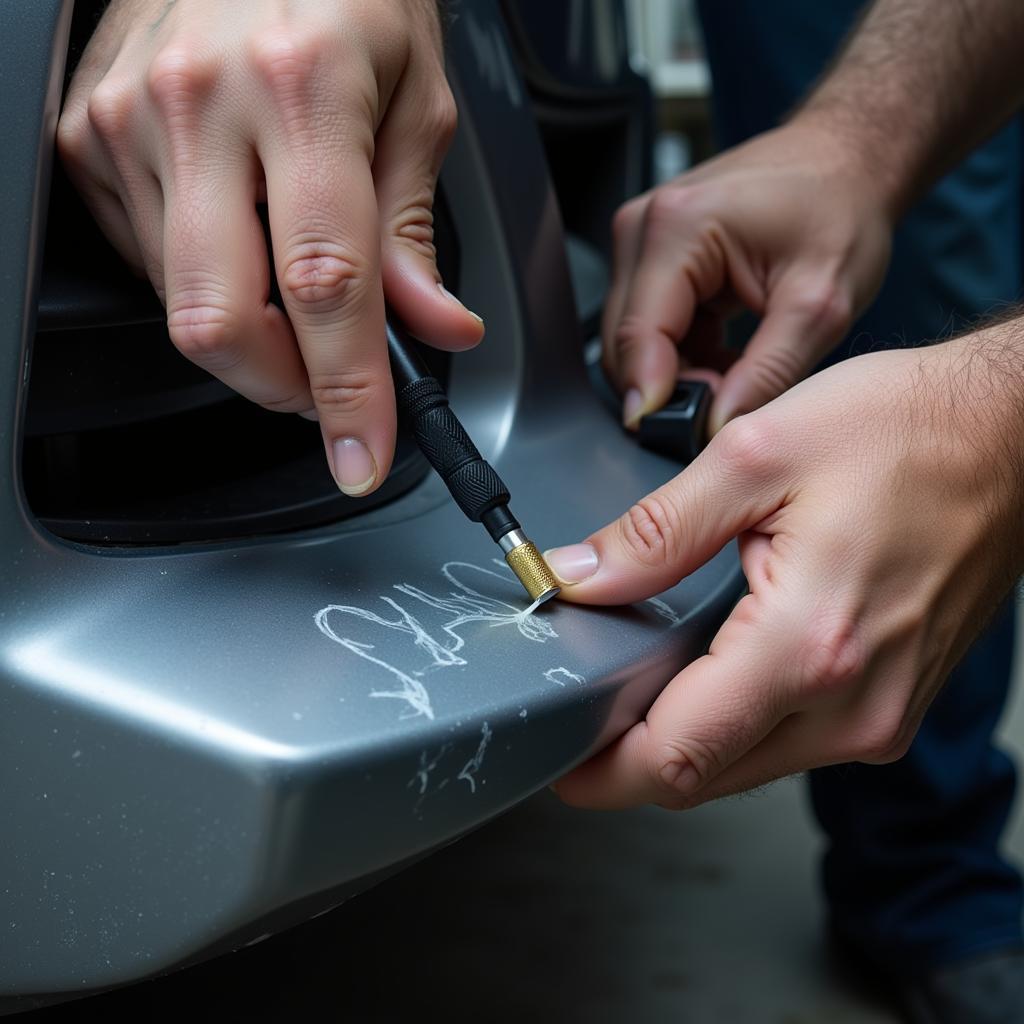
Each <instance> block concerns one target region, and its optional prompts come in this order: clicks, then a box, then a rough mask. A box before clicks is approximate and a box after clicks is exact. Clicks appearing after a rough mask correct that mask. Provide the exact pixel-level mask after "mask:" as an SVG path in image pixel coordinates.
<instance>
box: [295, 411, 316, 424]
mask: <svg viewBox="0 0 1024 1024" xmlns="http://www.w3.org/2000/svg"><path fill="white" fill-rule="evenodd" d="M299 415H300V416H301V417H302V418H303V419H304V420H312V421H313V422H314V423H316V422H317V420H319V419H320V417H319V416H318V415H317V412H316V409H307V410H306V411H305V412H300V413H299Z"/></svg>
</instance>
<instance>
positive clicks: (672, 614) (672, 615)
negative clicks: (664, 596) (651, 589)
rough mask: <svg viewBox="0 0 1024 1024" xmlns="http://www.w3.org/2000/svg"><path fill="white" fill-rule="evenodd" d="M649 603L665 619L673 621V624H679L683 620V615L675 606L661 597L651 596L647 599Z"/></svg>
mask: <svg viewBox="0 0 1024 1024" xmlns="http://www.w3.org/2000/svg"><path fill="white" fill-rule="evenodd" d="M647 604H649V605H650V606H651V607H652V608H653V609H654V610H655V611H656V612H657V613H658V614H659V615H660V616H661V617H662V618H663V619H665V620H667V621H668V622H671V623H672V625H673V626H678V625H679V623H680V622H682V621H683V617H682V616H681V615H680V614H679V613H678V612H677V611H676V610H675V608H672V607H671V606H670V605H668V604H666V603H665V602H664V601H662V600H661V598H660V597H649V598H648V599H647Z"/></svg>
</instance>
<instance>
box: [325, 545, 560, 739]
mask: <svg viewBox="0 0 1024 1024" xmlns="http://www.w3.org/2000/svg"><path fill="white" fill-rule="evenodd" d="M499 564H500V563H499ZM441 575H442V576H443V577H444V579H445V580H446V581H447V583H448V584H450V586H451V588H452V589H450V590H448V591H447V592H446V593H441V594H435V593H430V592H428V591H426V590H423V589H422V588H420V587H416V586H413V585H412V584H411V583H396V584H394V586H393V587H392V589H393V590H395V591H397V592H398V593H399V594H400V595H402V597H403V598H405V599H406V600H405V601H403V602H402V603H399V601H398V600H396V599H395V598H393V597H391V596H390V595H387V594H382V595H381V596H380V601H381V602H382V603H383V604H384V605H385V606H386V607H385V609H384V613H383V614H378V612H375V611H372V610H370V609H369V608H361V607H359V606H357V605H341V604H330V605H327V606H326V607H324V608H321V609H320V610H319V611H318V612H317V613H316V615H315V616H314V621H315V623H316V627H317V629H319V630H320V632H321V633H322V634H323V635H324V636H326V637H327V638H328V639H330V640H333V641H334V642H335V643H337V644H340V645H341V646H342V647H344V648H346V650H349V651H351V652H352V653H353V654H355V655H357V656H358V657H360V658H362V659H363V660H364V661H368V662H370V663H371V664H373V665H376V666H378V667H379V668H380V669H381V670H382V671H383V672H385V673H386V674H387V675H389V676H390V677H391V678H392V679H393V680H394V681H395V682H396V683H397V686H395V687H394V688H391V689H374V690H371V691H370V696H371V697H377V698H383V699H388V700H398V701H402V702H404V704H405V708H404V710H403V715H402V717H414V716H417V715H422V716H424V717H426V718H430V719H432V718H434V708H433V704H432V702H431V698H430V693H429V691H428V690H427V688H426V686H425V685H424V683H423V680H422V677H423V676H424V675H427V674H428V673H429V672H432V671H436V670H437V669H441V668H448V667H451V666H456V665H466V664H468V662H467V660H466V657H465V653H464V649H465V646H466V639H465V636H464V635H463V633H464V632H465V630H466V628H467V627H469V626H472V625H475V624H481V625H486V626H488V627H490V628H492V629H493V628H508V627H512V628H514V629H515V630H516V631H517V632H518V633H519V635H520V636H522V637H523V638H524V639H525V640H528V641H530V642H532V643H546V642H547V641H549V640H556V639H558V634H557V633H556V632H555V630H554V627H553V626H552V625H551V623H550V622H549V621H548V620H547V618H545V617H544V616H543V615H533V614H532V611H533V609H534V608H535V607H536V605H534V606H531V607H529V608H526V609H523V608H519V607H517V606H516V605H514V604H510V603H509V602H507V601H502V600H499V599H498V598H495V597H492V596H489V595H487V594H483V593H481V592H480V591H479V590H477V589H476V587H474V586H471V585H470V582H469V581H472V583H474V584H477V585H480V583H486V582H487V577H490V578H492V579H494V578H497V579H500V580H502V581H503V582H507V580H508V575H507V574H506V573H504V572H495V571H494V570H493V569H487V568H482V567H481V566H478V565H473V564H471V563H469V562H446V563H445V564H444V565H443V566H442V567H441ZM421 608H422V609H426V608H432V609H435V610H437V611H441V612H443V613H445V615H446V616H448V617H447V619H446V620H445V621H444V622H443V623H442V624H441V625H440V626H439V627H433V628H429V629H428V628H427V627H426V626H425V625H424V624H423V622H422V620H421V619H420V618H418V617H417V616H416V615H415V614H413V611H410V609H413V610H414V611H420V609H421ZM420 614H421V615H422V614H423V612H422V611H420ZM391 615H394V617H393V618H392V617H390V616H391ZM352 619H358V620H362V621H364V622H370V623H372V624H374V625H376V626H380V627H383V628H384V629H386V630H388V631H390V632H391V633H395V634H398V635H399V636H401V637H405V638H407V639H408V641H410V642H411V644H412V646H413V649H414V651H415V652H416V653H418V654H420V655H421V656H423V658H424V661H423V664H422V665H421V666H420V667H418V668H415V669H409V670H406V669H404V668H400V667H398V666H397V665H395V664H394V663H393V661H392V660H390V659H391V655H392V651H393V650H394V647H393V644H389V645H388V660H385V659H384V658H383V657H381V656H380V654H379V653H378V652H377V647H376V645H374V644H372V643H366V642H364V641H361V640H357V639H355V638H354V637H351V636H347V635H345V633H346V632H347V629H348V628H349V627H350V626H351V624H352V623H351V620H352Z"/></svg>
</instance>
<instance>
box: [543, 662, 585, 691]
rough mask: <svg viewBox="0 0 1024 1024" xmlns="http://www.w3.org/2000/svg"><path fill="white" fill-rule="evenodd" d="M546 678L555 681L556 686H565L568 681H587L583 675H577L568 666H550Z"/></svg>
mask: <svg viewBox="0 0 1024 1024" xmlns="http://www.w3.org/2000/svg"><path fill="white" fill-rule="evenodd" d="M544 678H545V679H546V680H547V681H548V682H549V683H554V684H555V685H556V686H565V684H566V683H579V684H581V685H582V684H584V683H586V679H584V677H583V676H581V675H577V674H576V673H575V672H570V671H569V670H568V669H567V668H562V667H561V666H559V667H558V668H549V669H548V670H547V671H546V672H545V673H544Z"/></svg>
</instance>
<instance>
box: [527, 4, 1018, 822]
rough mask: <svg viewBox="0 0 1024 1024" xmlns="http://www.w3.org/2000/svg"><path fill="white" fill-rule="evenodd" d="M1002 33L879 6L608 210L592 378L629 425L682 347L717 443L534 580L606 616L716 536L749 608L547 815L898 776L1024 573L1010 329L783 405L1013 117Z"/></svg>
mask: <svg viewBox="0 0 1024 1024" xmlns="http://www.w3.org/2000/svg"><path fill="white" fill-rule="evenodd" d="M1021 38H1024V7H1021V5H1020V4H1019V3H1016V2H1011V0H997V2H996V0H990V2H982V0H958V2H957V3H950V4H942V5H936V4H934V3H931V2H929V0H879V2H878V3H877V4H875V6H874V7H873V8H872V10H871V11H870V12H869V14H868V15H867V17H866V19H865V21H864V22H863V24H862V26H861V27H860V29H859V31H858V32H857V34H856V35H855V36H854V38H853V39H852V41H851V42H850V44H849V45H848V47H847V49H846V51H845V54H844V56H843V57H842V58H841V59H840V60H839V62H838V64H837V65H836V67H835V68H834V70H833V71H832V72H831V74H830V75H829V77H828V78H826V79H825V81H824V82H823V83H822V85H821V86H820V87H819V88H818V89H817V91H816V92H815V93H814V94H813V95H812V96H811V98H810V99H809V100H808V102H807V103H806V104H805V105H804V107H803V109H802V110H801V111H800V112H799V113H798V114H797V115H796V116H795V117H794V118H793V119H792V120H791V121H790V122H789V123H788V124H786V125H784V126H783V127H781V128H779V129H777V130H776V131H774V132H771V133H767V134H766V135H763V136H760V137H759V138H757V139H754V140H752V141H751V142H750V143H748V144H747V145H745V146H743V147H740V148H737V149H736V150H733V151H731V152H730V153H727V154H725V155H724V156H723V157H721V158H719V159H718V160H716V161H714V162H712V163H710V164H708V165H707V166H705V167H703V168H698V169H697V170H696V171H695V172H694V173H693V174H692V175H688V176H685V177H684V178H683V179H680V181H678V182H676V183H673V184H670V185H668V186H664V187H662V188H661V189H658V190H655V191H654V192H653V193H650V194H648V196H646V197H644V198H643V199H642V200H641V203H640V204H636V203H634V205H633V207H632V209H631V210H630V209H629V208H627V210H626V212H624V213H622V214H620V216H619V218H618V222H617V225H616V229H617V230H616V266H615V282H614V285H613V290H612V295H611V301H610V303H609V311H608V315H607V317H606V321H605V328H606V333H605V343H606V348H605V362H606V367H607V368H608V369H609V372H611V373H612V375H613V377H615V379H616V380H617V381H618V383H619V384H620V386H621V387H623V388H624V390H625V392H626V402H627V407H626V408H625V410H624V413H625V417H624V418H625V419H626V420H627V422H635V420H636V419H637V418H638V416H640V415H642V414H643V413H644V412H645V411H646V410H647V409H648V408H653V407H655V406H656V405H657V404H659V403H660V402H661V401H663V400H664V397H665V395H666V394H667V389H668V388H670V387H671V383H672V381H673V380H674V379H675V376H676V374H677V373H678V372H679V369H680V366H679V364H678V363H677V362H676V358H675V346H676V344H677V343H678V342H679V341H680V339H682V351H683V355H684V357H692V358H690V362H691V363H693V362H696V364H697V366H698V368H700V369H703V370H704V371H705V373H707V375H709V376H710V377H711V379H712V381H713V383H714V384H715V385H716V388H717V394H716V399H715V406H714V408H713V412H712V427H713V431H714V437H713V439H712V441H711V443H710V445H709V446H708V448H707V449H706V450H705V451H704V452H703V453H702V454H701V455H700V457H698V459H696V460H695V461H694V462H693V463H692V464H691V465H690V466H689V467H688V468H687V469H686V470H684V471H683V473H681V474H680V475H679V476H678V477H676V478H675V480H673V481H671V482H669V483H668V484H666V485H665V486H664V487H662V488H660V489H659V490H657V491H655V492H654V493H653V494H651V495H648V496H647V497H646V498H643V499H641V500H640V501H638V502H637V503H636V504H635V505H634V506H633V507H632V508H631V509H630V510H629V511H628V512H627V513H626V514H625V515H624V516H622V517H621V518H620V519H619V520H617V521H616V522H615V523H612V524H610V525H609V526H607V527H605V528H604V529H602V530H599V531H598V532H597V533H595V534H593V535H592V536H591V537H589V538H587V539H586V540H585V542H584V543H583V544H577V545H571V546H570V547H568V548H563V549H557V550H554V551H552V552H548V553H547V556H548V560H549V562H550V564H551V565H552V568H553V569H554V570H555V572H556V573H557V574H558V575H559V576H560V577H561V578H562V580H563V583H564V584H565V585H564V586H563V589H562V598H563V599H566V600H569V601H575V602H580V603H592V604H618V603H624V602H631V601H636V600H640V599H643V598H645V597H649V596H651V595H653V594H656V593H658V592H659V591H661V590H663V589H665V588H667V587H669V586H671V585H673V584H674V583H676V582H677V581H678V580H680V579H681V578H682V577H683V576H685V575H686V574H687V573H689V572H692V571H693V570H694V569H696V568H697V567H698V566H700V565H701V564H702V563H703V562H705V561H707V559H709V558H710V557H711V556H712V555H714V554H715V552H717V551H718V550H720V549H721V548H722V547H723V546H724V545H725V544H726V543H727V542H728V541H730V540H732V539H733V538H737V539H738V541H739V551H740V556H741V559H742V563H743V568H744V571H745V573H746V575H747V579H748V584H749V588H750V593H749V595H748V596H746V597H745V598H743V600H742V601H741V602H740V603H739V604H738V605H737V607H736V608H735V609H734V611H733V613H732V614H731V615H730V616H729V618H728V619H727V621H726V622H725V624H724V625H723V627H722V629H721V630H720V631H719V633H718V635H717V636H716V637H715V639H714V641H713V643H712V645H711V648H710V651H709V653H708V654H707V655H706V656H704V657H703V658H700V659H698V660H697V661H695V662H694V663H692V664H691V665H689V666H687V667H686V668H684V669H683V670H682V672H680V673H679V674H678V675H677V676H676V677H675V678H674V679H672V680H671V681H670V682H669V683H668V684H667V686H666V688H665V689H664V691H663V692H662V693H661V694H660V696H659V697H658V698H657V700H656V701H655V702H654V704H653V706H652V707H651V709H650V711H649V712H648V714H647V716H646V719H645V720H644V721H643V722H640V723H638V724H637V725H636V726H634V727H633V728H632V729H631V730H629V731H628V732H627V733H626V734H625V735H624V736H622V737H621V738H620V739H619V740H617V741H616V742H615V743H613V744H612V745H611V746H610V747H609V748H607V749H606V750H605V751H604V752H602V753H601V754H599V755H597V756H596V757H595V758H593V759H592V760H591V761H589V762H587V763H586V764H584V765H582V766H581V767H580V768H578V769H576V770H575V771H574V772H572V773H571V774H570V775H568V776H567V777H566V778H564V779H562V780H561V781H560V782H559V783H558V784H557V791H558V793H559V795H560V796H561V797H562V798H563V799H564V800H566V801H567V802H569V803H571V804H576V805H580V806H588V807H609V808H610V807H625V806H630V805H632V804H639V803H647V802H653V803H657V804H661V805H663V806H666V807H690V806H693V805H695V804H699V803H701V802H703V801H705V800H709V799H713V798H715V797H718V796H722V795H725V794H728V793H733V792H737V791H741V790H745V789H750V788H752V787H756V786H758V785H761V784H762V783H765V782H767V781H770V780H771V779H775V778H778V777H781V776H783V775H788V774H791V773H794V772H798V771H802V770H805V769H809V768H813V767H818V766H821V765H826V764H832V763H838V762H843V761H850V760H859V761H867V762H870V763H882V762H886V761H890V760H892V759H894V758H897V757H899V756H900V755H901V754H902V753H903V752H904V751H905V750H906V748H907V746H908V745H909V743H910V741H911V739H912V738H913V735H914V733H915V732H916V729H917V726H918V724H919V722H920V720H921V717H922V716H923V714H924V712H925V710H926V709H927V707H928V705H929V704H930V702H931V700H932V699H933V698H934V696H935V694H936V692H937V691H938V689H939V688H940V687H941V685H942V683H943V681H944V679H945V677H946V676H947V675H948V673H949V671H950V670H951V668H952V667H953V666H954V665H955V664H956V662H957V661H958V660H959V658H960V657H961V656H962V655H963V653H964V652H965V651H966V649H967V647H968V646H969V644H970V642H971V641H972V640H973V639H974V637H975V636H976V635H977V634H978V632H980V630H981V629H982V627H983V626H984V624H985V622H986V620H987V619H988V617H989V615H990V614H991V611H992V610H993V609H994V608H995V607H996V606H997V605H998V603H999V601H1000V600H1001V598H1002V597H1003V596H1004V595H1005V594H1006V592H1007V591H1008V589H1009V587H1010V586H1011V584H1012V582H1013V580H1014V579H1015V578H1016V577H1017V576H1018V575H1019V574H1020V572H1021V571H1022V569H1024V559H1022V554H1021V545H1020V536H1021V526H1022V508H1024V472H1022V466H1021V452H1022V451H1024V449H1022V448H1021V444H1022V442H1024V436H1022V431H1024V427H1022V424H1024V416H1022V411H1024V319H1021V318H1017V319H1014V318H1010V319H1008V320H1007V321H1005V322H1004V323H1002V324H999V325H992V326H989V327H987V328H985V329H983V330H979V331H976V332H974V333H973V334H970V335H967V336H965V337H963V338H961V339H957V340H954V341H950V342H947V343H944V344H942V345H934V346H930V347H927V348H923V349H918V350H912V351H895V352H883V353H875V354H871V355H867V356H862V357H859V358H857V359H853V360H848V361H847V362H845V363H842V364H840V365H838V366H835V367H832V368H830V369H828V370H826V371H824V372H822V373H820V374H818V375H816V376H814V377H812V378H810V379H808V380H806V381H804V382H803V383H800V384H796V382H797V381H798V380H799V379H800V378H801V377H802V376H803V375H804V374H806V373H807V372H808V371H809V370H810V369H811V368H812V367H813V366H815V365H816V364H817V363H818V361H819V360H820V358H821V357H822V356H823V355H824V354H825V353H826V352H827V350H828V349H829V348H830V347H831V346H832V345H833V344H834V343H835V341H836V340H837V339H838V338H839V337H840V336H841V335H842V333H843V332H844V331H845V329H846V327H847V325H848V324H849V323H850V322H851V320H852V318H853V317H854V316H855V315H856V313H857V312H858V311H859V310H860V309H861V308H862V307H863V305H864V304H865V303H866V302H867V301H868V300H869V299H870V297H871V295H872V294H873V292H874V290H875V288H876V287H877V285H878V283H879V281H880V279H881V276H882V273H883V272H884V264H885V261H886V258H887V253H888V244H889V235H890V233H891V226H892V224H893V223H894V222H895V221H896V219H897V218H898V217H899V215H900V213H901V212H902V211H903V210H904V209H906V207H907V205H908V204H909V203H910V202H912V200H913V198H914V196H915V195H917V194H919V193H920V191H921V190H922V189H923V188H925V187H926V186H927V184H928V183H929V182H930V181H931V180H933V179H934V178H935V177H937V176H938V175H939V174H941V172H942V171H943V170H945V168H946V167H947V166H949V165H950V164H951V163H953V162H955V160H956V158H957V157H958V156H959V155H960V154H961V153H962V152H964V151H965V149H966V148H968V147H969V144H970V143H971V142H972V141H979V140H980V139H981V138H983V137H984V136H985V134H987V133H988V132H989V131H990V130H992V129H993V128H994V127H995V126H996V125H997V124H998V123H999V122H1000V120H1001V119H1002V118H1004V117H1005V116H1006V115H1007V114H1008V113H1009V112H1010V111H1012V109H1013V108H1014V106H1015V105H1016V104H1017V103H1019V102H1020V100H1021V98H1022V97H1024V66H1022V65H1021V62H1020V61H1019V58H1018V56H1017V49H1018V46H1017V42H1018V41H1019V40H1020V39H1021ZM737 303H739V304H745V305H747V306H750V307H751V308H753V309H754V310H755V312H759V313H761V314H762V315H763V319H762V322H761V325H760V328H759V330H758V332H757V334H756V335H755V336H754V338H753V339H752V341H751V343H750V345H749V346H748V348H747V350H746V353H745V354H744V356H743V357H742V358H741V359H740V360H739V361H738V362H737V363H736V364H735V365H734V366H733V367H732V368H731V370H728V371H727V372H726V373H725V376H724V377H721V376H719V375H717V374H716V373H714V372H713V371H714V370H716V369H717V367H715V366H708V364H706V363H704V364H703V365H702V364H701V362H700V359H701V358H702V357H703V356H704V355H705V353H707V352H709V351H711V350H712V346H710V345H709V344H708V333H707V328H708V323H709V321H710V322H711V324H712V326H713V325H714V320H715V319H716V318H720V317H721V316H722V314H723V311H724V312H728V311H729V310H731V309H733V308H735V306H736V305H737ZM691 329H693V331H694V332H695V334H696V339H694V338H692V337H690V334H689V332H690V331H691ZM694 340H696V342H697V345H696V346H695V347H694V348H688V344H689V343H690V342H692V341H694ZM794 384H796V386H793V385H794ZM630 391H633V392H634V394H633V396H632V398H631V396H630V394H629V393H630ZM638 395H639V397H637V396H638Z"/></svg>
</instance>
